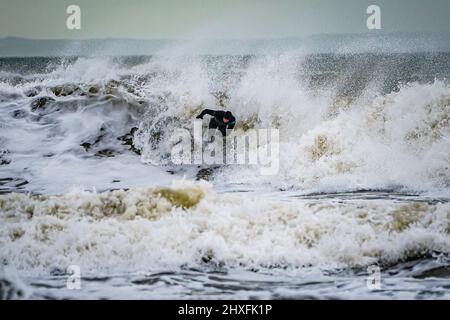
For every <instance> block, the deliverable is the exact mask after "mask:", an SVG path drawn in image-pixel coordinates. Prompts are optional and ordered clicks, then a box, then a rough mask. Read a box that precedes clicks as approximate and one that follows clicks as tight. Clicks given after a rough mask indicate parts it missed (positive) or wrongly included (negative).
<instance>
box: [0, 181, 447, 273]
mask: <svg viewBox="0 0 450 320" xmlns="http://www.w3.org/2000/svg"><path fill="white" fill-rule="evenodd" d="M0 212H1V220H2V221H1V224H0V225H1V227H0V244H1V247H2V250H1V253H0V259H1V260H2V261H3V264H4V265H7V266H10V267H13V268H15V269H17V270H19V271H20V272H24V273H25V274H27V275H31V274H35V275H39V274H41V275H45V274H49V273H50V272H52V270H55V269H56V270H60V269H63V270H65V268H67V266H68V265H74V264H75V265H79V266H80V267H81V269H82V270H83V271H84V272H85V273H87V274H89V273H99V272H100V273H108V272H112V273H120V272H125V271H127V272H131V271H133V270H134V271H145V270H160V269H167V268H168V269H176V268H179V267H180V266H188V267H198V266H202V265H208V264H209V265H215V266H222V267H227V268H228V267H242V268H248V269H251V268H256V269H261V268H263V269H265V268H274V267H275V268H277V267H278V268H280V267H281V268H288V269H295V268H299V267H304V266H317V267H323V268H327V269H332V268H337V267H354V266H365V265H369V264H372V263H395V262H398V261H402V260H405V259H408V258H412V257H420V256H422V255H424V254H427V253H431V252H433V251H437V252H449V251H450V234H449V230H450V225H449V219H450V205H449V204H444V203H440V204H439V203H438V204H426V203H422V202H409V203H406V202H396V201H385V200H383V201H381V200H379V201H377V200H373V201H368V200H366V201H348V202H344V203H338V202H333V201H313V200H290V201H283V200H274V199H270V198H267V199H265V198H264V197H261V196H248V195H246V194H217V193H215V192H214V191H213V189H212V186H211V185H210V184H207V183H206V182H202V183H196V184H194V183H190V182H186V181H184V182H178V183H176V184H174V185H173V186H172V187H170V188H153V189H132V190H129V191H122V190H119V191H111V192H106V193H101V194H97V193H91V192H83V191H77V192H75V191H74V192H72V193H69V194H65V195H62V196H28V195H24V194H8V195H2V196H0Z"/></svg>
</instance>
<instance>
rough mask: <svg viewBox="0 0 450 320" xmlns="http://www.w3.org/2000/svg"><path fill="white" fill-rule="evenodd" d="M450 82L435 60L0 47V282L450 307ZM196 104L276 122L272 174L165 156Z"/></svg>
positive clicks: (248, 124)
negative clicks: (74, 53) (18, 52)
mask: <svg viewBox="0 0 450 320" xmlns="http://www.w3.org/2000/svg"><path fill="white" fill-rule="evenodd" d="M449 78H450V54H449V53H445V52H430V53H426V52H424V53H386V52H382V53H350V52H347V53H345V52H344V53H339V54H327V53H323V54H305V53H302V52H296V51H295V50H291V51H286V52H273V53H260V54H249V55H231V54H230V55H224V54H222V55H206V54H198V55H187V54H179V52H171V51H170V50H168V51H167V52H165V53H164V54H161V55H157V54H155V55H151V56H123V57H81V56H80V57H51V58H45V57H40V58H39V57H37V58H33V57H27V58H0V221H1V223H0V265H1V267H0V282H1V284H2V285H1V288H2V289H1V290H0V293H1V295H2V296H3V297H9V298H28V299H222V298H226V299H449V298H450V255H449V253H450V123H449V122H450V83H449V80H448V79H449ZM204 108H210V109H217V110H222V109H227V110H230V111H232V112H233V114H234V115H235V116H236V118H237V124H236V127H235V129H234V131H233V134H234V135H236V136H237V137H239V136H245V135H246V134H247V133H248V132H250V131H251V130H253V129H267V128H270V129H276V130H278V132H279V152H278V153H277V160H278V167H277V170H276V172H275V173H273V174H268V175H264V174H261V171H260V166H259V165H254V164H249V165H245V164H239V165H233V164H226V165H217V166H203V165H197V164H191V165H189V164H183V165H177V164H174V163H171V162H170V161H169V160H170V156H171V150H173V148H174V147H175V146H176V145H177V141H174V140H173V139H172V138H171V137H172V136H173V134H174V132H175V131H176V130H178V129H183V130H188V131H189V130H192V123H193V122H194V120H195V117H196V115H197V114H198V113H199V112H200V111H201V110H202V109H204ZM205 119H206V117H205ZM203 125H204V126H206V125H207V120H204V121H203ZM74 285H75V287H74Z"/></svg>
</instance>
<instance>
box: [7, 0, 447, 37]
mask: <svg viewBox="0 0 450 320" xmlns="http://www.w3.org/2000/svg"><path fill="white" fill-rule="evenodd" d="M70 4H77V5H79V6H80V7H81V12H82V24H81V30H68V29H67V28H66V23H65V22H66V19H67V14H66V8H67V6H68V5H70ZM370 4H378V5H379V6H380V7H381V14H382V15H381V18H382V28H383V31H384V32H399V31H400V32H416V31H419V32H430V31H431V32H450V0H428V1H425V0H314V1H313V0H277V1H275V0H37V1H36V0H0V37H5V36H15V37H26V38H39V39H55V38H65V39H87V38H145V39H189V38H237V39H248V38H260V39H261V38H262V39H267V38H284V37H299V36H306V35H311V34H319V33H360V32H368V30H367V28H366V19H367V14H366V8H367V6H368V5H370Z"/></svg>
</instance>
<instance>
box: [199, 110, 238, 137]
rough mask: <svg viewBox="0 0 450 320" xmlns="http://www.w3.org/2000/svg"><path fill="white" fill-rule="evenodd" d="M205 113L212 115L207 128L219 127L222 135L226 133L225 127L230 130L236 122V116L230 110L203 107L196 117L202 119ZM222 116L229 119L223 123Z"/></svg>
mask: <svg viewBox="0 0 450 320" xmlns="http://www.w3.org/2000/svg"><path fill="white" fill-rule="evenodd" d="M205 114H208V115H210V116H212V117H213V118H212V119H211V121H210V122H209V129H219V130H220V132H221V133H222V135H223V136H226V135H227V129H230V130H232V129H233V128H234V126H235V124H236V118H235V117H234V116H233V114H232V113H231V112H230V111H221V110H210V109H205V110H203V111H202V113H200V114H199V115H198V116H197V119H203V116H204V115H205ZM223 118H226V119H229V121H228V122H227V123H225V122H223Z"/></svg>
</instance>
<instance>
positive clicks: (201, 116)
mask: <svg viewBox="0 0 450 320" xmlns="http://www.w3.org/2000/svg"><path fill="white" fill-rule="evenodd" d="M205 114H208V115H210V116H213V117H215V116H216V111H214V110H211V109H205V110H203V111H202V113H200V114H199V115H198V116H197V119H203V116H204V115H205Z"/></svg>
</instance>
